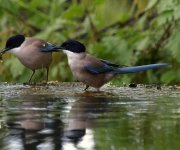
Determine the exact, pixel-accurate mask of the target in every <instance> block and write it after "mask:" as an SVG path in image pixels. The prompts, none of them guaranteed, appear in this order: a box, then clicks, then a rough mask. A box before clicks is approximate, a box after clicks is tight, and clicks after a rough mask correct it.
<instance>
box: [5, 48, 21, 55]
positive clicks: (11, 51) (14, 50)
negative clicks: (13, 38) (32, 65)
mask: <svg viewBox="0 0 180 150" xmlns="http://www.w3.org/2000/svg"><path fill="white" fill-rule="evenodd" d="M20 51H21V47H16V48H13V49H11V50H9V51H7V52H9V53H12V54H15V55H18V54H19V53H20Z"/></svg>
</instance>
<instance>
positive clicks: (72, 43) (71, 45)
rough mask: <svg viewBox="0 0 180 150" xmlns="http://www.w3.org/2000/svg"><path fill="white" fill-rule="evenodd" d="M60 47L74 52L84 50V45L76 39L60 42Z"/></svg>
mask: <svg viewBox="0 0 180 150" xmlns="http://www.w3.org/2000/svg"><path fill="white" fill-rule="evenodd" d="M60 47H61V48H63V49H65V50H68V51H71V52H74V53H82V52H85V51H86V47H85V46H84V45H83V44H82V43H80V42H78V41H76V40H67V41H65V42H64V43H62V45H61V46H60Z"/></svg>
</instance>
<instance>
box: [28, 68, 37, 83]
mask: <svg viewBox="0 0 180 150" xmlns="http://www.w3.org/2000/svg"><path fill="white" fill-rule="evenodd" d="M34 73H35V70H32V75H31V77H30V79H29V82H28V83H30V82H31V79H32V77H33V76H34Z"/></svg>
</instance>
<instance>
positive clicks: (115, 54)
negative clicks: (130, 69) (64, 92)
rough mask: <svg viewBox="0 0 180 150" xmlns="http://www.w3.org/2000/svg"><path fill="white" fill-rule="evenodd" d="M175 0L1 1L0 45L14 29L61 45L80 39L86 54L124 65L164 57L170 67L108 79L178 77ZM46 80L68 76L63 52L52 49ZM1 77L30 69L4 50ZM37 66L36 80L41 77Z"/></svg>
mask: <svg viewBox="0 0 180 150" xmlns="http://www.w3.org/2000/svg"><path fill="white" fill-rule="evenodd" d="M179 18H180V1H179V0H149V1H148V0H143V1H142V0H124V1H119V0H93V1H92V0H46V1H44V0H9V1H4V0H0V20H1V22H0V41H1V42H0V47H1V48H2V47H3V46H4V44H5V41H6V39H7V38H8V37H9V36H11V35H14V34H18V33H22V34H25V35H26V36H34V37H39V38H42V39H44V40H47V41H49V42H51V43H55V44H61V43H62V42H63V41H65V40H66V39H69V38H75V39H77V40H80V41H81V42H83V43H84V44H85V45H86V46H87V49H88V51H89V53H91V54H93V55H95V56H97V57H100V58H103V59H108V60H111V61H113V62H116V63H119V64H123V65H128V66H130V65H144V64H149V63H158V62H165V63H169V64H171V65H172V67H169V68H164V69H158V70H153V71H148V72H143V73H137V74H133V75H123V76H119V77H118V78H117V79H116V80H113V82H114V83H116V84H121V83H123V82H125V83H128V82H136V83H166V84H177V83H179V82H180V78H178V77H180V70H179V67H180V59H179V58H180V50H179V47H180V26H179ZM53 55H54V56H53V57H54V61H53V63H52V65H51V68H50V74H49V76H50V80H58V81H73V80H74V78H73V77H72V74H71V72H70V70H69V68H68V65H67V59H66V57H65V55H64V54H59V53H56V54H53ZM3 60H4V62H3V63H1V64H0V81H7V82H10V81H12V82H25V81H27V80H28V78H29V76H30V70H28V69H26V68H24V67H23V66H22V65H21V64H20V62H19V61H18V60H17V58H16V57H14V56H12V55H10V54H6V55H4V56H3ZM40 78H42V71H39V72H38V73H37V74H36V76H35V80H36V81H40Z"/></svg>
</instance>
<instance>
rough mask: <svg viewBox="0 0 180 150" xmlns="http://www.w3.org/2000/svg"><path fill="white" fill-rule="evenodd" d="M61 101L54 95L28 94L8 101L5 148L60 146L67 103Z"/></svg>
mask: <svg viewBox="0 0 180 150" xmlns="http://www.w3.org/2000/svg"><path fill="white" fill-rule="evenodd" d="M58 100H59V99H58ZM60 101H61V102H62V103H60V104H59V105H58V104H57V101H56V99H54V98H52V97H48V96H42V95H28V96H25V97H23V98H22V99H19V100H18V102H17V101H11V102H8V103H9V108H8V109H9V111H8V113H7V120H6V124H7V128H8V135H7V136H6V137H5V138H4V142H3V143H4V144H3V145H4V147H5V149H9V150H14V149H17V150H21V149H27V150H28V149H30V150H32V149H48V150H51V149H61V147H62V145H61V144H62V142H61V141H60V139H61V138H60V137H61V136H62V135H61V134H62V129H63V123H62V121H61V120H60V115H61V110H62V107H63V105H64V104H65V103H64V102H63V100H60ZM57 110H59V111H57Z"/></svg>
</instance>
